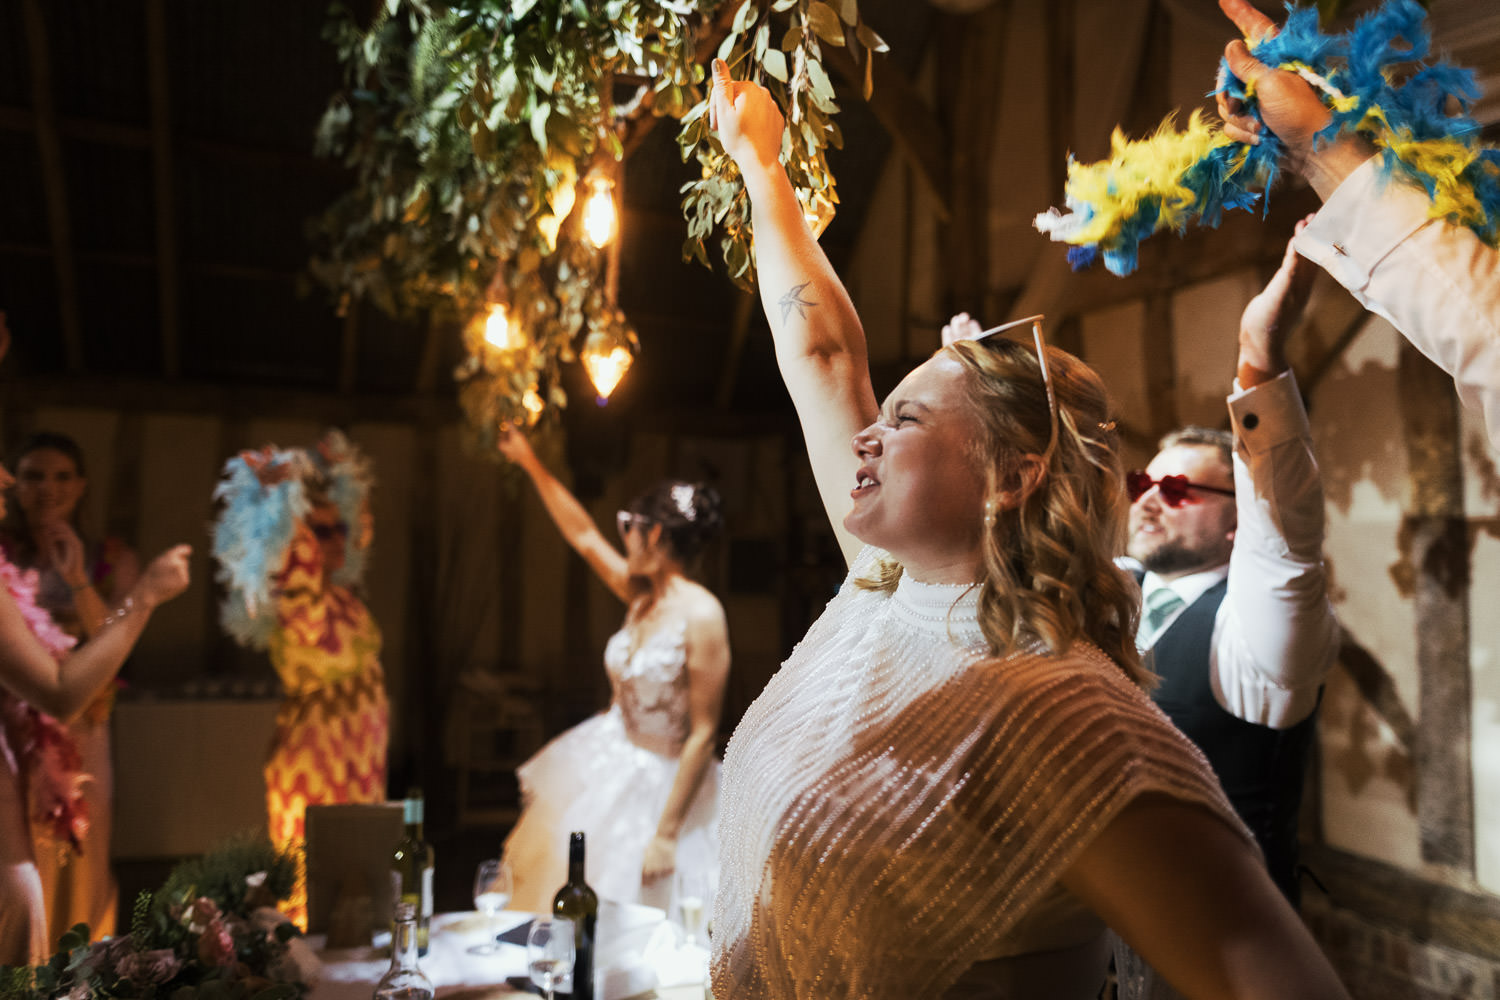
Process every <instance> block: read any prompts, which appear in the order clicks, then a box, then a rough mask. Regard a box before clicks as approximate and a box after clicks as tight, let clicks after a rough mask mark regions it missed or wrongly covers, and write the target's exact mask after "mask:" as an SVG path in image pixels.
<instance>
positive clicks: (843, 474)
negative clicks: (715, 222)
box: [710, 59, 878, 560]
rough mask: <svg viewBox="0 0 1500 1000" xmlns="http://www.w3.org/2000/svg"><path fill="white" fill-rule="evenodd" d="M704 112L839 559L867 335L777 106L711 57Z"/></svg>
mask: <svg viewBox="0 0 1500 1000" xmlns="http://www.w3.org/2000/svg"><path fill="white" fill-rule="evenodd" d="M713 76H714V84H713V96H712V99H711V105H710V107H711V111H712V116H713V120H714V127H715V129H717V131H718V134H719V141H720V142H721V143H722V144H723V146H724V150H725V152H727V153H728V154H729V155H730V156H731V157H732V158H733V159H734V162H735V165H736V166H738V167H739V170H740V175H741V176H742V177H743V178H744V180H745V189H746V191H748V192H749V195H750V207H751V221H752V223H753V225H754V227H755V267H756V270H757V271H758V272H759V280H760V300H761V305H762V306H763V307H764V308H765V311H766V320H767V322H768V323H769V325H770V327H771V335H772V337H773V339H774V340H775V343H776V361H777V364H778V365H779V366H780V368H781V377H782V379H783V380H784V381H785V382H786V387H787V391H788V392H789V393H790V394H791V397H792V403H793V404H794V405H795V406H796V407H797V416H798V418H799V419H800V420H801V422H802V435H803V438H804V440H805V441H806V442H807V456H808V459H809V460H810V461H811V462H812V469H813V477H814V478H815V479H816V481H817V484H818V492H819V494H820V495H821V496H822V498H823V506H824V508H825V509H826V510H827V512H828V519H829V521H830V522H832V524H833V531H834V534H835V535H836V536H837V537H838V540H839V546H840V547H841V548H842V549H843V550H844V558H845V559H846V560H852V559H853V558H854V555H855V553H857V552H858V551H859V542H858V541H856V540H855V539H854V537H853V536H852V535H850V534H849V533H848V532H847V531H845V530H844V515H846V514H847V513H848V512H849V509H850V507H851V506H852V505H853V501H852V500H851V499H850V497H849V491H850V490H852V489H854V485H855V483H854V477H855V473H856V471H857V470H858V468H859V462H858V460H857V459H856V457H855V455H854V451H853V448H852V446H851V444H850V442H851V441H852V440H853V438H854V435H855V434H856V433H858V432H859V431H860V430H862V429H864V428H865V427H868V426H869V425H870V424H871V423H872V422H874V420H875V417H876V415H877V412H878V406H877V404H876V402H875V392H874V389H873V388H872V387H871V385H870V364H869V358H868V355H867V354H866V349H865V333H864V329H863V328H862V327H861V326H860V323H859V317H858V316H857V315H855V312H854V304H853V303H852V302H850V301H849V294H848V292H846V291H845V290H844V286H843V283H842V282H840V281H839V278H838V275H837V274H835V273H834V270H833V265H831V264H830V263H829V262H828V258H827V257H826V256H825V255H824V253H823V249H822V248H821V247H820V246H818V241H817V239H816V238H815V237H814V236H813V234H812V231H811V230H809V229H808V228H807V221H806V220H805V219H804V218H803V215H802V205H801V203H800V202H798V201H797V195H796V193H795V192H794V191H793V190H792V185H791V182H790V181H789V180H788V179H787V176H786V171H785V170H784V169H783V168H782V166H781V162H780V159H779V156H780V152H781V133H782V129H783V127H784V122H783V121H782V117H781V112H780V111H779V110H777V108H776V104H775V102H774V101H773V100H772V99H771V95H770V94H769V93H768V92H767V91H766V90H765V88H764V87H761V86H759V85H757V84H753V83H745V82H736V81H734V80H731V79H730V77H729V68H728V67H727V66H725V65H724V62H723V60H718V59H716V60H714V66H713Z"/></svg>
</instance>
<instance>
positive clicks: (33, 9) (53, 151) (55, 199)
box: [20, 0, 84, 373]
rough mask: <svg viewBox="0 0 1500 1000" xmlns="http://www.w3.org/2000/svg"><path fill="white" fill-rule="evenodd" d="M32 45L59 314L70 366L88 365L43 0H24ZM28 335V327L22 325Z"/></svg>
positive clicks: (30, 58)
mask: <svg viewBox="0 0 1500 1000" xmlns="http://www.w3.org/2000/svg"><path fill="white" fill-rule="evenodd" d="M21 19H22V21H23V22H24V23H25V30H26V49H27V55H28V59H27V62H29V63H30V64H31V102H32V106H33V107H34V108H35V109H36V110H35V115H34V117H33V125H34V128H35V133H36V148H37V159H38V164H39V166H40V167H41V173H42V176H41V181H42V193H43V197H44V198H45V199H46V203H47V230H48V236H49V238H50V240H51V243H52V273H53V276H54V277H55V279H56V281H57V307H58V317H59V320H60V323H61V326H62V335H63V350H64V353H65V355H66V357H67V363H68V371H70V372H74V373H79V372H82V371H83V362H84V358H83V323H82V320H81V319H80V317H79V313H78V268H77V266H76V263H75V261H74V259H73V235H72V230H71V227H70V224H69V221H68V185H67V176H66V175H65V174H64V172H63V155H62V138H61V137H60V135H59V134H58V129H57V106H56V104H55V103H54V102H53V100H52V58H51V53H50V52H49V50H48V47H47V22H46V21H45V20H44V19H43V17H42V6H41V3H40V0H22V2H21ZM20 333H21V335H23V336H24V335H25V331H24V330H23V331H20Z"/></svg>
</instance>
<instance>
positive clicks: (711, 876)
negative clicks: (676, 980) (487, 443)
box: [500, 431, 729, 912]
mask: <svg viewBox="0 0 1500 1000" xmlns="http://www.w3.org/2000/svg"><path fill="white" fill-rule="evenodd" d="M500 451H501V453H502V454H504V455H505V456H506V457H507V458H509V459H510V460H511V461H513V462H515V463H516V464H517V465H518V466H520V467H521V469H522V470H524V471H525V472H526V474H527V475H528V476H529V477H530V478H531V481H532V484H533V485H535V486H536V489H537V493H538V494H539V495H540V497H541V499H542V503H543V505H544V506H545V507H546V508H547V512H548V513H549V514H550V515H551V516H552V520H553V521H554V523H556V524H557V527H558V530H559V531H561V532H562V534H563V537H564V538H565V539H566V540H567V542H568V544H569V545H571V546H573V548H574V549H576V550H577V551H578V553H579V555H581V556H583V558H584V560H585V561H586V562H587V563H588V564H589V566H590V567H591V568H592V569H593V570H594V572H595V573H597V574H599V578H600V579H601V580H603V581H604V584H605V585H606V586H607V587H609V589H610V590H611V591H613V592H614V593H615V595H616V596H618V597H619V598H620V600H622V601H624V602H625V604H626V612H625V623H624V625H623V626H621V628H620V630H619V631H618V632H616V633H615V634H614V635H613V636H612V637H611V638H610V640H609V643H608V644H607V645H606V646H605V649H604V666H605V669H606V670H607V671H608V672H609V679H610V687H611V689H612V691H613V697H612V698H611V700H610V706H609V708H608V710H607V711H605V712H602V713H600V714H598V715H595V716H593V717H592V718H590V719H587V720H586V721H584V722H582V723H579V724H578V725H577V726H574V727H573V728H572V729H569V730H568V731H567V732H565V733H563V734H562V735H561V736H558V737H557V738H556V739H554V740H552V741H551V742H550V743H548V744H547V745H546V746H545V747H543V748H542V749H541V750H540V751H539V752H538V753H537V754H536V756H534V757H532V758H531V759H530V760H529V761H527V762H526V763H525V764H522V765H521V767H520V769H519V771H518V772H517V773H518V776H519V778H520V782H521V800H522V805H523V810H522V813H521V818H520V819H519V820H518V821H517V823H516V826H515V829H514V830H512V831H511V834H510V837H509V838H508V839H507V840H506V842H505V856H506V858H507V859H508V860H509V862H510V865H511V870H512V871H513V872H514V873H515V895H514V896H513V898H512V903H511V905H512V906H513V907H514V908H516V909H519V910H531V911H536V912H545V911H547V910H549V909H550V908H551V904H552V896H553V894H554V893H555V892H556V891H557V889H558V888H559V887H560V886H561V885H562V884H563V882H564V881H566V879H567V868H568V866H567V844H568V834H569V833H570V832H572V831H574V830H582V831H583V832H584V833H585V834H586V835H587V842H588V847H589V851H588V860H587V870H586V877H587V879H588V882H589V885H590V886H592V887H593V889H594V891H595V892H597V893H598V894H599V896H600V898H601V899H607V900H613V901H615V902H621V903H648V904H650V905H654V906H662V907H669V906H671V905H672V904H673V900H672V896H673V887H674V884H681V885H694V886H695V887H697V889H698V890H699V891H701V893H702V897H703V898H705V899H710V898H712V893H713V890H714V888H715V887H716V885H717V883H718V869H719V862H718V812H719V761H718V760H717V759H716V758H715V757H714V741H715V738H716V736H717V733H718V727H719V713H720V709H721V707H722V705H723V701H724V686H725V683H726V681H727V679H728V677H729V635H728V629H727V627H726V625H725V620H724V608H723V606H722V605H721V604H720V603H719V601H718V598H716V597H714V595H713V594H712V593H710V592H709V591H708V590H707V589H706V588H704V587H703V586H702V585H700V584H698V583H695V582H694V581H692V580H691V579H689V578H688V576H687V569H688V567H690V566H691V565H692V562H693V560H694V558H695V557H696V555H697V554H698V552H699V551H700V549H701V548H702V546H703V544H704V543H705V542H706V541H708V540H709V539H711V538H713V537H714V536H715V535H717V534H718V531H719V528H720V525H721V523H722V518H721V516H720V512H719V506H720V505H719V497H718V494H717V493H715V492H714V491H713V490H712V489H711V488H708V487H705V486H702V485H695V484H692V483H687V482H680V481H666V482H663V483H661V484H659V485H658V486H656V487H655V488H654V489H652V490H651V491H649V492H647V493H644V494H642V495H641V496H639V497H637V498H636V499H635V500H633V501H632V502H631V503H630V505H629V506H628V507H627V508H626V509H625V510H622V511H620V512H619V514H618V515H617V518H616V521H617V527H618V528H619V532H620V536H621V540H622V542H623V543H624V547H625V551H624V552H623V553H622V552H620V551H619V550H618V549H616V548H615V547H614V546H613V545H611V544H610V543H609V542H608V541H607V540H606V539H605V537H604V535H603V533H602V532H600V531H599V529H598V527H597V526H596V525H595V524H594V520H593V518H592V517H590V516H589V514H588V512H587V511H586V510H584V508H583V506H582V504H580V503H579V502H578V500H577V498H575V497H574V496H573V495H572V494H571V493H569V492H568V489H567V487H565V486H563V484H562V483H561V482H559V481H558V480H557V478H556V477H555V476H553V475H552V473H551V472H550V471H548V469H547V467H546V466H545V465H543V464H542V463H541V461H540V460H539V459H538V458H537V457H536V454H535V453H534V452H533V451H532V450H531V446H530V444H529V443H528V442H527V441H526V439H525V437H523V436H522V435H521V434H519V433H516V432H514V431H511V432H509V433H507V434H506V435H504V436H503V438H502V439H501V442H500ZM674 874H676V875H677V877H676V878H674V877H673V876H674ZM668 912H671V910H670V909H669V910H668Z"/></svg>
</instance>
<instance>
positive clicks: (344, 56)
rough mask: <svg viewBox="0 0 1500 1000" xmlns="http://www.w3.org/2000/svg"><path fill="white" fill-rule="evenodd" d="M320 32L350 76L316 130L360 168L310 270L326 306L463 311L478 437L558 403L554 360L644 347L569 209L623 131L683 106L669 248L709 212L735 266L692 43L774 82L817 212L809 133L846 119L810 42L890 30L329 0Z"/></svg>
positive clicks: (731, 219) (741, 209)
mask: <svg viewBox="0 0 1500 1000" xmlns="http://www.w3.org/2000/svg"><path fill="white" fill-rule="evenodd" d="M325 34H326V36H327V37H328V38H329V40H330V41H331V42H332V43H333V44H334V46H335V47H336V49H337V52H338V56H339V59H340V60H341V62H342V64H343V67H344V73H345V82H344V86H343V88H342V89H341V90H340V91H339V92H338V93H337V94H335V95H334V96H333V98H332V100H331V101H330V104H329V107H328V109H327V111H326V112H325V114H324V116H323V119H322V122H321V124H320V126H319V129H318V137H317V148H318V151H319V153H320V154H321V155H324V156H329V157H336V158H338V159H340V160H341V161H342V162H343V163H344V164H345V165H346V166H347V167H349V168H350V170H351V171H352V174H353V185H352V187H351V188H350V189H349V190H348V191H346V192H345V193H344V194H343V195H341V196H340V197H339V198H338V199H337V200H336V201H335V202H334V203H333V204H332V205H331V206H330V207H329V208H328V209H327V210H326V211H325V212H324V213H323V214H322V215H321V216H320V217H318V218H317V219H316V220H314V222H313V223H312V225H311V239H312V242H313V259H312V261H311V264H310V270H311V273H312V275H313V276H314V278H315V279H316V280H317V281H318V282H319V283H320V284H322V285H324V286H326V287H327V288H328V289H329V290H330V291H331V292H332V293H333V294H334V295H335V297H336V298H337V300H338V303H339V307H340V309H341V310H347V309H349V308H351V307H352V306H353V304H354V302H355V301H356V300H366V301H369V302H371V303H373V304H374V305H375V306H376V307H378V308H379V309H381V310H382V311H384V312H386V313H389V314H391V315H394V316H401V317H422V316H426V317H430V318H431V320H432V321H435V322H438V323H452V324H457V325H458V326H459V327H460V328H461V329H462V337H463V340H464V347H465V351H466V358H465V360H464V362H463V363H462V364H461V365H460V366H459V368H458V370H457V371H456V372H455V377H456V378H457V380H458V383H459V400H460V403H461V404H462V406H463V408H464V410H465V413H466V416H467V418H468V422H469V425H470V427H471V429H472V430H474V431H475V432H477V434H478V439H479V443H480V444H481V446H482V447H483V450H485V451H488V452H493V448H492V447H491V446H492V445H493V442H494V439H495V436H496V431H497V429H498V427H499V426H500V425H501V424H505V423H511V424H518V425H522V426H528V425H531V424H534V423H536V422H538V421H539V420H545V419H547V418H548V417H549V416H551V415H554V414H555V413H556V411H557V409H558V408H560V407H562V406H564V405H566V401H567V400H566V394H565V393H564V391H563V389H562V385H561V366H562V365H564V364H567V363H569V362H572V361H574V360H576V359H577V358H578V355H579V352H580V351H586V352H592V356H593V360H595V361H598V362H599V363H600V364H599V365H594V366H591V373H592V370H593V369H594V368H598V367H601V366H602V368H604V369H606V370H608V371H609V372H610V373H611V374H613V375H615V377H618V366H619V365H620V364H621V363H622V362H621V361H620V358H621V356H622V355H623V357H624V359H625V360H624V362H623V363H624V364H628V361H629V358H630V356H632V355H633V354H634V353H635V352H636V350H637V348H638V345H637V338H636V334H635V331H634V330H633V328H632V327H631V324H630V322H629V320H628V319H627V318H626V316H625V314H624V313H623V312H622V311H621V310H620V309H619V307H618V304H617V303H616V302H615V301H614V293H613V287H612V282H611V281H610V280H609V275H608V274H607V270H608V259H609V250H608V249H601V248H600V247H598V246H596V245H595V244H594V243H593V242H591V240H590V239H589V238H588V236H587V234H586V233H585V227H584V225H583V220H582V216H583V215H584V212H582V211H574V208H575V205H577V204H580V203H581V201H582V195H583V194H584V193H586V192H587V191H588V190H589V189H590V188H599V187H600V186H601V185H599V184H598V183H597V181H598V179H599V178H600V177H601V176H602V177H605V178H613V177H615V176H618V171H619V164H620V161H621V159H622V156H623V155H624V150H625V146H626V142H627V141H628V138H629V130H630V129H631V128H638V127H640V126H641V125H642V123H644V122H645V121H646V119H647V117H648V116H659V117H667V118H672V119H677V120H678V121H679V122H680V128H681V131H680V134H679V136H678V143H679V147H680V150H681V153H682V156H683V159H684V160H688V159H692V158H696V160H697V161H698V163H699V165H700V167H701V177H700V178H699V179H695V180H693V181H692V182H690V183H689V184H687V185H686V186H685V187H684V190H683V195H684V200H683V208H684V213H685V215H686V219H687V223H686V225H687V240H686V243H685V244H684V253H685V254H686V255H690V256H692V257H695V258H697V259H698V260H700V261H702V262H703V263H704V264H705V265H707V264H708V263H709V254H708V243H709V240H710V239H711V238H712V237H713V236H714V234H715V233H716V232H717V233H718V236H719V244H720V245H719V250H720V255H721V256H722V259H723V260H724V262H725V265H726V267H727V269H728V272H729V274H730V276H731V277H732V278H733V279H734V280H736V281H737V282H739V283H741V284H745V285H748V284H749V283H750V282H751V281H753V270H752V267H751V263H750V260H751V256H750V239H751V234H750V227H749V211H748V203H747V200H746V197H745V194H744V190H743V186H742V184H741V183H740V181H739V178H738V177H737V176H736V175H735V174H734V171H733V165H732V163H730V161H729V160H728V158H727V157H726V156H725V154H724V153H723V150H722V148H721V147H720V146H719V144H718V141H717V139H716V138H715V137H714V136H713V135H712V134H711V132H710V130H709V128H708V114H707V107H708V105H707V99H708V87H707V85H706V66H705V63H706V61H707V58H708V57H709V56H710V55H712V54H713V53H715V52H717V53H718V54H719V55H721V56H722V57H723V58H725V59H726V60H728V61H729V62H730V64H731V67H732V72H733V73H734V75H735V76H737V77H740V78H747V77H751V78H755V79H758V80H760V81H761V82H763V83H765V84H766V85H767V86H768V87H769V88H770V89H771V90H772V92H773V94H774V95H775V96H776V98H777V100H778V101H779V102H780V103H781V106H782V108H783V110H784V112H785V114H786V116H787V121H788V126H789V127H788V129H787V133H786V135H787V138H786V141H785V145H784V148H783V160H784V161H785V162H786V163H787V167H788V171H789V173H790V175H791V177H792V180H793V183H794V184H795V185H796V186H797V188H798V191H799V196H800V197H802V199H803V202H804V205H805V206H807V208H808V210H809V215H810V217H812V216H818V217H827V216H829V215H831V211H832V208H833V206H834V205H835V204H836V203H837V196H836V194H835V190H834V179H833V176H832V175H831V173H830V172H829V170H828V165H827V161H826V159H825V157H824V152H825V150H826V148H827V147H828V146H829V145H830V144H831V145H835V146H837V145H838V144H839V143H840V141H841V139H840V136H839V131H838V126H837V125H836V124H835V123H834V121H833V116H834V114H835V113H836V112H837V110H838V109H837V105H836V103H835V98H834V88H833V84H832V81H831V80H830V79H829V76H828V73H827V71H826V70H825V68H824V65H823V58H822V56H823V47H824V46H828V45H834V46H840V45H843V46H848V47H850V48H851V49H852V50H854V51H855V54H856V56H857V57H858V56H860V55H865V54H866V53H867V52H869V51H884V50H885V48H886V46H885V43H884V42H883V41H881V40H880V38H879V37H878V36H877V35H876V34H875V33H874V32H873V31H872V30H871V29H870V28H869V27H868V26H867V25H865V24H864V23H863V22H862V21H861V20H860V15H859V8H858V3H857V0H831V2H825V0H774V2H769V0H459V2H454V3H446V4H443V3H437V2H434V0H381V3H380V7H379V10H378V12H377V13H376V15H375V17H374V19H373V21H372V22H370V23H362V21H361V20H360V19H359V18H358V17H357V16H356V15H355V13H354V12H353V11H352V10H350V9H349V8H348V7H347V6H344V5H342V4H336V5H335V6H334V8H333V9H332V11H331V13H330V17H329V21H328V24H327V28H326V31H325ZM865 69H866V73H865V90H866V92H867V93H868V90H869V81H870V75H869V64H868V57H867V56H866V58H865ZM591 182H594V183H591ZM617 207H618V206H617ZM614 238H615V239H618V236H617V235H616V236H615V237H614ZM606 359H608V360H606ZM585 360H589V359H587V358H586V359H585ZM611 366H613V367H611Z"/></svg>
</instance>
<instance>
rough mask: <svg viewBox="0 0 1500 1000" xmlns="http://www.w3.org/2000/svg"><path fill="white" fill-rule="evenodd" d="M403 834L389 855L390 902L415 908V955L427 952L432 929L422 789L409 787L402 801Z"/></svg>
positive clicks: (428, 848) (430, 862)
mask: <svg viewBox="0 0 1500 1000" xmlns="http://www.w3.org/2000/svg"><path fill="white" fill-rule="evenodd" d="M404 811H405V819H406V835H405V836H403V837H402V838H401V842H400V843H398V844H397V845H396V850H395V851H394V852H392V854H391V904H392V906H396V905H399V904H401V903H411V904H412V905H413V906H415V907H416V909H417V954H418V955H426V954H427V941H428V934H429V932H430V931H431V928H432V868H433V861H434V855H433V851H432V845H431V844H429V843H427V841H425V840H423V839H422V812H423V809H422V790H421V789H420V788H414V789H411V790H410V791H408V792H407V793H406V802H405V804H404Z"/></svg>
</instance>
